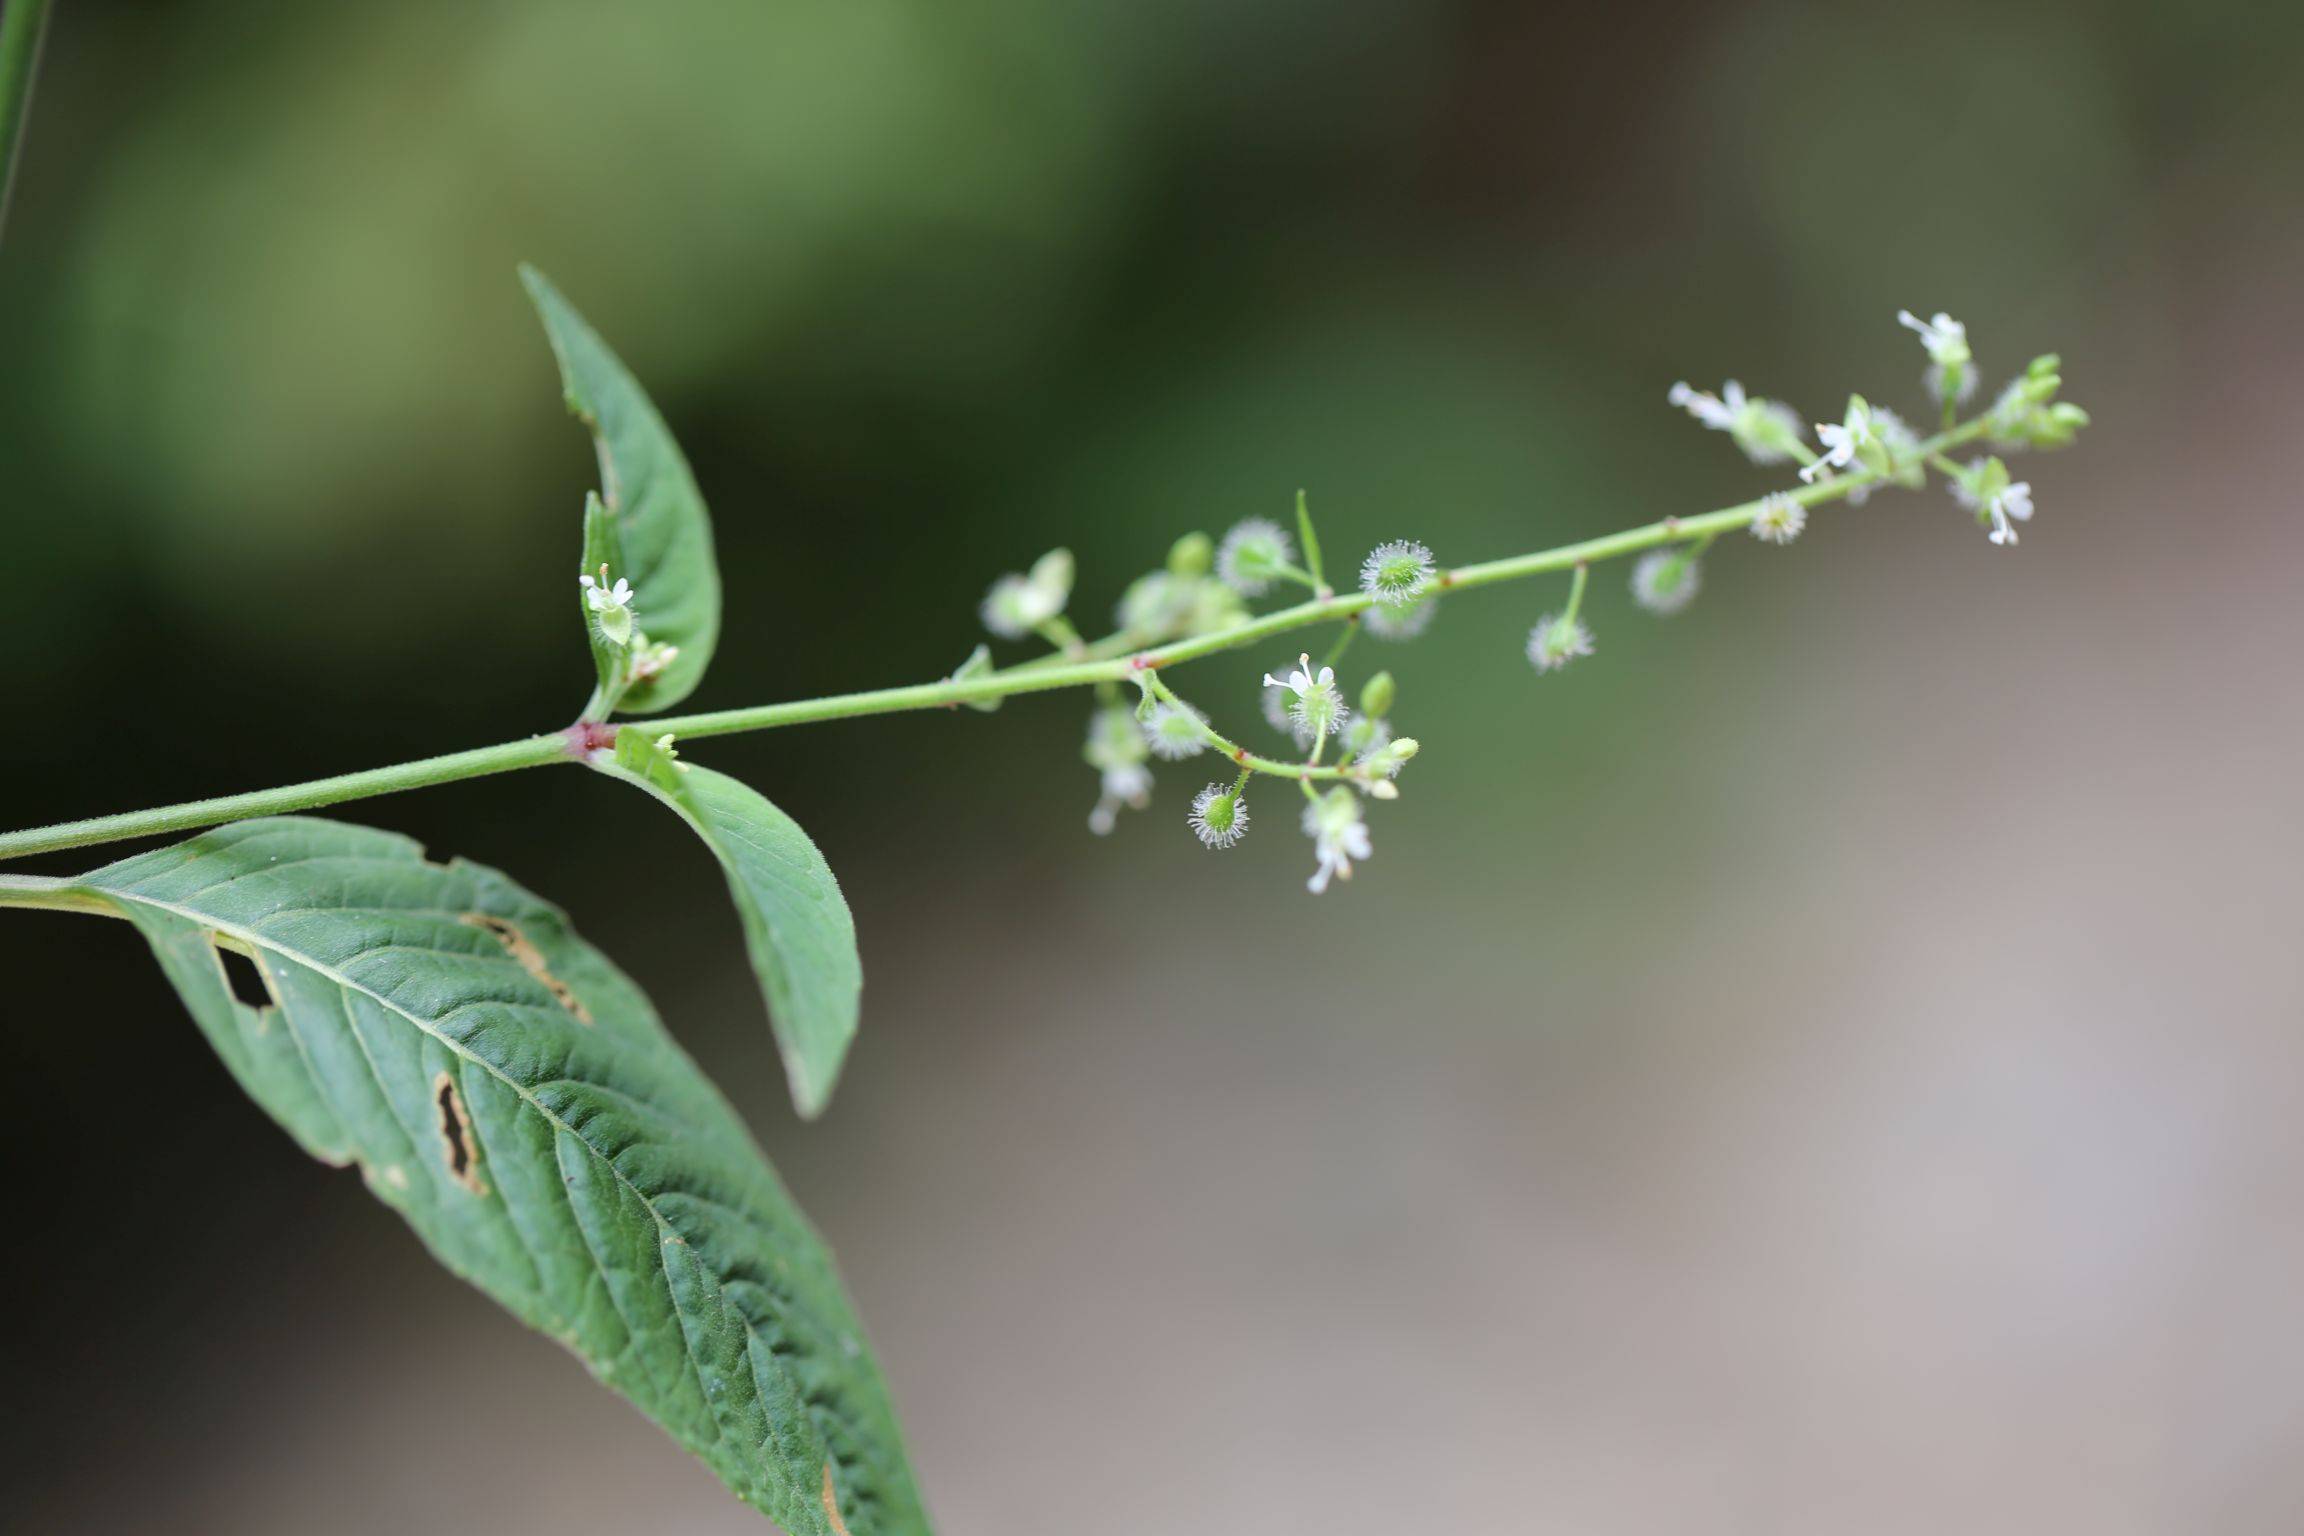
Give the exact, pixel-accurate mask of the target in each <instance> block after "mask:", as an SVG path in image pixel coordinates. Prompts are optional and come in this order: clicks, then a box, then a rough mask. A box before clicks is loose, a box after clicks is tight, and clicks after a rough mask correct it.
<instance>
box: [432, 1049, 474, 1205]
mask: <svg viewBox="0 0 2304 1536" xmlns="http://www.w3.org/2000/svg"><path fill="white" fill-rule="evenodd" d="M432 1101H433V1102H434V1103H435V1104H437V1105H439V1106H440V1143H441V1151H442V1156H443V1159H444V1160H445V1161H446V1162H447V1164H448V1177H450V1178H452V1179H454V1180H455V1181H456V1182H457V1183H459V1184H461V1185H463V1186H464V1187H465V1188H466V1189H468V1190H470V1191H472V1193H474V1194H476V1195H484V1194H486V1193H487V1192H488V1186H487V1185H485V1184H483V1183H481V1182H480V1173H479V1170H478V1169H476V1168H474V1167H473V1166H472V1165H473V1163H474V1162H475V1161H476V1159H475V1158H474V1156H473V1148H472V1119H471V1117H470V1116H469V1115H467V1114H466V1113H465V1112H464V1096H463V1095H462V1094H460V1093H458V1092H457V1091H456V1079H454V1078H453V1077H450V1076H449V1075H448V1074H447V1073H445V1072H443V1073H441V1074H440V1075H439V1076H438V1077H436V1078H434V1079H432Z"/></svg>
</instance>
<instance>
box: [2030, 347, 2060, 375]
mask: <svg viewBox="0 0 2304 1536" xmlns="http://www.w3.org/2000/svg"><path fill="white" fill-rule="evenodd" d="M2063 366H2064V359H2062V358H2061V357H2058V356H2057V355H2056V354H2055V353H2053V352H2043V353H2041V354H2040V355H2039V356H2038V357H2036V358H2034V359H2032V366H2031V367H2029V368H2027V369H2025V370H2024V372H2025V373H2026V374H2028V375H2029V376H2031V377H2032V378H2035V379H2037V378H2040V377H2041V376H2043V375H2045V374H2051V373H2056V372H2059V371H2061V370H2062V368H2063Z"/></svg>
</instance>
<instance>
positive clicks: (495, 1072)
mask: <svg viewBox="0 0 2304 1536" xmlns="http://www.w3.org/2000/svg"><path fill="white" fill-rule="evenodd" d="M219 883H220V884H230V883H231V881H230V880H229V879H227V880H225V881H222V882H219ZM215 888H216V887H215V886H209V887H204V888H203V889H208V890H212V889H215ZM94 889H96V890H99V891H102V892H103V894H105V895H106V896H109V897H111V898H112V899H114V900H116V901H130V902H135V903H137V904H138V905H140V906H144V907H149V908H152V909H154V910H156V911H161V912H167V913H169V914H171V915H173V916H176V917H179V918H182V919H183V920H185V921H186V922H189V923H192V924H194V925H196V926H198V927H202V928H210V929H214V930H216V931H218V932H220V933H225V934H229V935H230V936H231V937H233V938H236V939H239V940H240V941H241V942H242V943H245V944H251V945H254V946H256V947H257V948H259V949H263V950H266V951H268V952H270V953H272V954H276V955H280V956H282V957H284V958H285V959H287V960H289V961H291V962H293V963H294V964H297V965H300V966H303V967H304V968H306V969H307V970H310V971H312V972H314V973H315V974H317V975H320V976H323V977H325V978H327V979H328V980H329V981H330V982H332V983H334V984H335V985H337V986H340V987H342V988H344V989H345V990H346V991H347V992H355V993H358V994H359V995H360V996H362V997H365V998H368V999H369V1000H370V1001H372V1002H374V1003H375V1004H376V1005H377V1006H378V1007H380V1008H382V1009H384V1010H385V1011H386V1012H387V1013H390V1014H392V1015H394V1016H396V1017H398V1018H401V1019H405V1020H406V1021H407V1022H408V1024H409V1025H410V1026H411V1027H412V1028H414V1029H416V1030H418V1031H419V1032H421V1033H422V1034H424V1035H425V1036H427V1037H428V1038H430V1039H433V1040H436V1041H438V1042H439V1043H440V1044H441V1045H442V1046H443V1047H445V1048H446V1049H447V1050H448V1051H449V1052H450V1053H451V1054H453V1055H454V1056H456V1057H457V1058H459V1059H460V1060H463V1061H468V1062H470V1063H472V1064H473V1065H474V1066H477V1067H479V1068H480V1070H481V1071H482V1072H484V1073H486V1074H487V1075H488V1076H490V1077H492V1078H494V1079H495V1080H496V1081H498V1082H499V1083H502V1084H503V1085H504V1086H505V1087H506V1088H508V1089H510V1090H511V1091H512V1093H513V1095H514V1096H515V1097H516V1098H518V1099H519V1100H520V1101H521V1102H522V1103H523V1104H525V1105H527V1106H528V1107H529V1108H530V1109H532V1110H534V1111H535V1112H536V1113H537V1115H538V1116H540V1117H541V1118H542V1119H543V1120H544V1121H545V1123H546V1124H548V1125H551V1126H552V1127H554V1128H555V1129H556V1130H559V1131H564V1132H566V1133H567V1134H568V1135H569V1136H571V1137H573V1138H574V1139H575V1141H576V1142H577V1144H578V1145H580V1146H582V1147H583V1148H584V1150H585V1151H586V1152H589V1153H590V1154H591V1155H592V1156H593V1157H594V1158H596V1159H598V1160H599V1162H600V1165H601V1166H602V1167H604V1168H606V1169H607V1170H608V1174H609V1176H610V1177H611V1178H613V1179H614V1180H615V1181H616V1182H617V1183H618V1184H619V1185H621V1186H623V1188H624V1189H625V1190H627V1191H628V1192H629V1193H630V1194H631V1196H632V1198H633V1199H635V1200H637V1201H639V1202H640V1206H641V1209H643V1210H645V1211H646V1212H647V1213H648V1219H649V1220H650V1221H652V1222H654V1223H655V1224H656V1227H657V1230H658V1232H659V1233H662V1234H665V1235H669V1236H671V1237H673V1238H676V1239H677V1240H678V1241H679V1242H680V1243H682V1244H683V1245H684V1246H686V1247H688V1249H689V1251H690V1252H692V1253H694V1254H695V1255H696V1257H697V1259H698V1260H699V1261H700V1262H702V1264H703V1266H704V1268H705V1270H706V1272H707V1273H709V1274H710V1275H711V1276H712V1287H713V1290H714V1292H715V1293H716V1294H717V1295H718V1297H719V1298H720V1300H721V1301H722V1302H723V1303H724V1304H725V1305H726V1306H727V1308H728V1310H729V1311H731V1312H733V1313H734V1314H735V1315H736V1317H737V1319H738V1321H739V1322H741V1323H742V1325H743V1328H744V1333H745V1337H746V1338H747V1339H748V1340H750V1341H751V1342H753V1343H756V1344H758V1345H759V1346H760V1347H761V1348H762V1349H764V1350H766V1351H767V1352H768V1353H769V1354H770V1355H771V1356H773V1355H774V1354H775V1349H774V1345H773V1341H771V1340H770V1339H769V1338H768V1337H767V1336H766V1335H765V1334H763V1333H762V1332H761V1330H760V1328H759V1326H758V1325H757V1324H756V1323H754V1322H753V1320H752V1317H751V1314H750V1313H749V1312H747V1311H746V1310H745V1308H744V1307H742V1306H741V1305H739V1304H738V1303H737V1301H736V1299H735V1298H734V1297H733V1296H731V1295H730V1294H729V1291H728V1286H729V1276H728V1275H727V1274H725V1273H723V1272H722V1270H721V1268H720V1266H719V1265H717V1264H715V1263H713V1262H712V1261H711V1259H710V1258H709V1257H707V1256H706V1254H705V1253H704V1252H703V1251H702V1250H699V1249H697V1248H696V1246H695V1244H694V1243H693V1242H692V1241H691V1240H690V1239H689V1237H688V1235H687V1234H686V1233H684V1232H682V1231H680V1230H679V1229H678V1228H677V1227H675V1226H673V1225H672V1223H671V1222H669V1221H668V1220H666V1219H665V1217H664V1213H663V1212H662V1211H660V1210H658V1209H657V1208H656V1202H655V1201H654V1200H653V1199H651V1198H650V1197H649V1195H648V1193H647V1191H645V1190H643V1189H641V1188H640V1186H639V1185H637V1184H635V1183H633V1182H632V1180H631V1178H630V1177H629V1176H628V1175H627V1174H626V1173H625V1172H624V1170H623V1169H621V1168H619V1167H617V1166H616V1160H615V1159H614V1158H612V1157H610V1156H609V1155H608V1154H607V1153H606V1152H604V1151H602V1150H601V1149H600V1148H599V1147H598V1146H596V1145H594V1144H593V1142H592V1139H591V1138H590V1137H588V1136H586V1135H585V1134H584V1133H583V1132H582V1131H580V1130H578V1129H577V1128H576V1127H575V1126H573V1125H570V1124H569V1123H568V1122H567V1121H566V1120H564V1119H562V1118H561V1117H560V1116H559V1115H557V1114H554V1113H553V1112H552V1110H551V1109H549V1108H547V1107H546V1106H545V1105H544V1103H543V1102H542V1101H541V1100H539V1099H538V1098H537V1097H536V1096H535V1095H534V1094H533V1093H531V1092H530V1091H529V1090H528V1088H527V1087H526V1086H525V1085H524V1084H522V1083H521V1082H520V1081H519V1080H518V1079H516V1078H514V1077H512V1076H511V1075H510V1074H508V1073H507V1072H505V1071H504V1069H503V1068H501V1067H499V1066H497V1065H496V1064H495V1063H494V1062H492V1061H489V1060H488V1059H487V1058H486V1057H483V1056H480V1055H478V1054H476V1053H475V1052H473V1051H472V1050H470V1049H469V1048H468V1047H466V1046H465V1045H463V1044H462V1043H461V1042H459V1041H457V1040H454V1039H452V1038H450V1037H449V1036H448V1035H446V1034H444V1033H442V1032H441V1031H440V1030H438V1029H436V1028H434V1027H433V1026H432V1025H431V1024H429V1023H427V1022H426V1021H425V1020H424V1019H422V1018H419V1017H418V1016H417V1015H416V1014H414V1013H411V1012H410V1011H409V1010H408V1009H407V1008H406V1007H404V1006H402V1005H401V1004H399V1003H397V1002H395V1001H393V1000H392V999H391V998H389V997H386V996H385V995H384V994H382V993H381V992H378V991H377V990H376V989H375V988H374V987H371V986H369V985H367V984H366V983H364V982H361V981H359V980H357V979H355V978H353V977H351V976H347V975H346V974H344V973H343V972H342V971H340V970H338V969H337V968H336V967H334V966H332V965H329V964H327V963H325V962H323V961H321V960H318V959H315V958H313V957H312V956H310V955H306V954H303V953H301V952H300V951H297V950H295V949H291V948H289V947H288V946H287V945H285V944H282V943H280V942H278V941H277V940H274V939H271V938H268V937H266V936H265V935H264V934H262V933H259V932H257V931H256V930H254V929H252V928H250V927H248V926H246V925H245V924H242V923H236V922H232V921H229V920H227V919H224V918H220V917H218V916H216V915H215V914H214V913H211V912H202V911H199V910H197V909H196V908H191V907H185V906H181V905H179V904H177V903H175V902H171V901H163V900H161V899H160V898H158V897H155V896H150V895H146V894H143V893H140V892H130V891H123V890H119V889H117V888H114V887H110V886H97V887H94ZM403 1133H405V1128H404V1127H403ZM587 1246H589V1244H587ZM594 1262H595V1264H597V1262H598V1259H597V1256H595V1259H594ZM681 1354H682V1355H683V1356H684V1357H686V1359H687V1362H688V1365H689V1368H690V1369H691V1370H693V1369H695V1367H696V1357H695V1351H694V1350H692V1349H690V1348H688V1346H687V1337H686V1333H685V1331H683V1332H682V1335H681ZM841 1417H842V1418H843V1419H845V1417H846V1416H845V1415H842V1416H841ZM712 1426H713V1431H714V1434H715V1437H716V1438H717V1437H722V1436H723V1435H724V1431H723V1430H722V1429H721V1426H720V1422H719V1418H718V1416H717V1415H713V1416H712ZM818 1438H819V1439H821V1438H822V1436H821V1432H820V1431H819V1432H818ZM825 1455H826V1457H827V1458H830V1457H831V1448H830V1447H829V1446H826V1447H825Z"/></svg>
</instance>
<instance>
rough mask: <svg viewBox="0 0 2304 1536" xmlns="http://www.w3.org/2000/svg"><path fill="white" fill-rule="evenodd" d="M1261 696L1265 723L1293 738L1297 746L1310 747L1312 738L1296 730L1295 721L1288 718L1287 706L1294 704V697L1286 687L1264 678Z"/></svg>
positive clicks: (1284, 684) (1283, 684)
mask: <svg viewBox="0 0 2304 1536" xmlns="http://www.w3.org/2000/svg"><path fill="white" fill-rule="evenodd" d="M1263 695H1264V696H1263V699H1262V701H1261V702H1262V706H1263V710H1264V720H1265V723H1266V724H1268V725H1270V726H1271V727H1272V729H1274V730H1276V731H1284V732H1286V733H1287V734H1288V735H1290V736H1293V737H1295V738H1296V745H1297V746H1299V747H1307V748H1308V747H1310V746H1311V745H1312V738H1311V737H1310V736H1309V735H1307V734H1305V733H1304V732H1303V731H1300V730H1298V729H1297V727H1296V722H1295V720H1294V719H1292V718H1291V717H1290V714H1289V706H1291V705H1292V704H1294V703H1295V702H1296V695H1294V694H1293V693H1290V692H1289V691H1288V685H1287V684H1286V683H1275V682H1273V681H1271V679H1270V678H1266V679H1265V685H1264V689H1263Z"/></svg>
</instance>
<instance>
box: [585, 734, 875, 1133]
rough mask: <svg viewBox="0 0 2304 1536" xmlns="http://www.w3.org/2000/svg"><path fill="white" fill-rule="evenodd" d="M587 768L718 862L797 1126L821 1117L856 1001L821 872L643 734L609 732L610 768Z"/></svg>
mask: <svg viewBox="0 0 2304 1536" xmlns="http://www.w3.org/2000/svg"><path fill="white" fill-rule="evenodd" d="M594 766H595V767H597V768H599V769H600V770H601V771H602V772H603V773H606V774H608V775H609V776H610V777H612V778H619V779H623V780H625V781H626V782H627V783H631V784H637V785H638V786H640V787H641V788H642V789H645V790H647V791H648V792H649V793H650V794H652V795H654V796H655V797H656V798H657V799H659V800H661V801H663V802H664V803H665V804H666V805H668V806H670V807H671V808H672V809H673V811H674V812H676V813H677V814H678V815H679V817H680V819H681V820H683V821H685V822H687V823H688V825H689V826H690V827H692V828H693V829H695V832H696V835H697V836H699V837H701V838H703V839H704V843H705V846H707V847H709V848H710V849H711V850H712V853H713V855H714V857H716V858H718V859H719V860H720V867H721V871H722V873H724V874H725V875H726V876H727V877H728V894H729V895H730V897H732V898H733V899H734V901H735V903H736V911H737V915H738V916H739V917H741V918H742V919H743V923H744V947H745V949H746V950H747V951H748V952H749V953H750V954H751V957H752V969H753V972H754V973H755V974H756V975H757V976H758V977H759V979H760V992H761V995H762V997H763V998H765V999H766V1001H767V1004H768V1023H769V1027H770V1028H772V1029H773V1030H774V1031H775V1032H776V1045H777V1048H778V1049H779V1050H780V1051H781V1052H782V1053H783V1056H784V1073H785V1076H786V1077H787V1078H788V1079H789V1080H790V1082H791V1085H792V1102H793V1104H794V1105H795V1106H796V1107H797V1108H798V1109H799V1111H800V1113H801V1114H802V1115H805V1116H808V1117H810V1118H813V1117H815V1116H816V1115H819V1114H821V1113H822V1112H823V1110H824V1106H825V1104H826V1103H827V1102H829V1101H830V1099H831V1097H832V1085H833V1084H834V1083H835V1082H836V1081H837V1080H838V1079H839V1076H840V1064H841V1062H842V1061H843V1060H844V1059H845V1058H846V1057H847V1055H848V1046H849V1043H850V1042H851V1041H853V1040H854V1039H855V1038H856V1021H857V1016H858V1012H859V1010H860V1007H861V1004H862V996H863V990H864V963H863V961H862V959H861V958H860V957H859V956H858V955H857V953H856V919H855V917H854V916H853V915H852V914H851V913H850V912H849V910H848V901H847V898H846V897H844V896H842V895H841V894H840V882H839V881H838V880H836V879H834V878H833V875H832V866H831V865H829V864H827V863H826V862H825V861H824V855H823V854H822V853H820V852H818V851H817V848H816V845H815V844H814V843H813V842H811V841H809V838H808V834H807V833H805V832H803V831H801V830H800V824H799V823H798V822H796V821H794V820H793V819H792V818H791V817H789V816H787V815H785V814H784V813H783V812H782V811H780V810H778V809H777V808H776V806H775V805H774V804H773V803H772V802H771V801H770V800H769V799H768V797H767V796H765V795H763V794H761V793H760V792H759V791H758V790H756V789H753V788H751V787H750V786H749V785H746V784H744V783H742V782H741V781H739V780H736V779H732V778H730V777H728V775H726V774H724V773H715V772H713V771H712V770H711V769H709V768H699V767H696V766H694V765H692V764H688V763H682V762H677V761H675V760H674V758H673V756H672V754H671V753H670V752H668V751H666V750H665V748H664V747H662V746H659V745H658V744H657V743H656V742H655V741H653V740H651V739H650V738H649V735H648V732H647V730H646V728H645V727H642V726H635V725H628V726H625V727H624V728H623V729H622V730H620V731H618V732H617V733H616V753H615V759H614V761H613V762H609V763H601V762H595V763H594Z"/></svg>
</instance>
